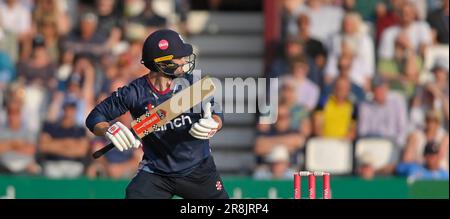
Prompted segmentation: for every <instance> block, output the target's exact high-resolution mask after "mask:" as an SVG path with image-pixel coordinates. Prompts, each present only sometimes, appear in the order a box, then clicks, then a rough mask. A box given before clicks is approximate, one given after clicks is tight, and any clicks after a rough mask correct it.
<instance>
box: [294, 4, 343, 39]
mask: <svg viewBox="0 0 450 219" xmlns="http://www.w3.org/2000/svg"><path fill="white" fill-rule="evenodd" d="M301 14H306V15H308V17H309V19H310V22H311V23H310V28H311V29H310V32H311V33H310V34H311V37H312V38H315V39H317V40H320V41H321V42H322V43H323V44H326V43H327V41H328V40H329V39H330V37H331V35H332V34H334V33H337V32H339V31H340V30H341V22H342V19H343V18H344V11H343V10H342V9H341V8H339V7H336V6H325V5H324V6H321V7H320V8H319V9H318V10H313V9H311V8H310V7H309V6H307V5H302V6H300V7H299V8H298V9H297V10H296V11H295V12H294V15H295V16H299V15H301ZM296 22H297V21H296V20H293V21H292V23H291V24H290V27H289V32H290V33H291V34H294V35H296V34H295V33H297V32H298V28H297V23H296Z"/></svg>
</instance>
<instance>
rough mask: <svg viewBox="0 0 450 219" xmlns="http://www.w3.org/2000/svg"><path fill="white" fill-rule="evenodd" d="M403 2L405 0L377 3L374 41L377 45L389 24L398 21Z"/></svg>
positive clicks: (396, 23) (394, 23) (391, 24)
mask: <svg viewBox="0 0 450 219" xmlns="http://www.w3.org/2000/svg"><path fill="white" fill-rule="evenodd" d="M404 2H405V0H389V3H390V4H389V5H386V4H385V3H383V2H379V3H378V4H377V6H376V9H375V14H376V22H375V26H376V27H375V29H376V34H375V42H376V44H377V45H378V44H379V42H380V40H381V36H382V35H383V33H384V31H385V30H386V29H387V28H389V27H391V26H394V25H398V23H399V22H400V16H399V14H400V7H401V5H403V4H404ZM389 6H390V7H389Z"/></svg>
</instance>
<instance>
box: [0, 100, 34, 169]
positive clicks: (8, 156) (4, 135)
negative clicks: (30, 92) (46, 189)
mask: <svg viewBox="0 0 450 219" xmlns="http://www.w3.org/2000/svg"><path fill="white" fill-rule="evenodd" d="M22 102H23V100H21V99H19V98H16V97H12V98H10V99H9V101H8V103H7V106H6V109H7V110H6V111H7V122H6V124H2V125H1V126H0V173H7V174H22V173H28V174H38V173H39V172H40V167H39V165H38V164H37V163H36V161H35V153H36V145H35V142H36V133H33V132H32V131H30V130H28V129H27V128H26V127H24V126H23V123H22V122H23V120H22V118H23V117H22V115H23V113H22V105H23V103H22Z"/></svg>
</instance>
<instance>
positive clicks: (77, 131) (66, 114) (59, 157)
mask: <svg viewBox="0 0 450 219" xmlns="http://www.w3.org/2000/svg"><path fill="white" fill-rule="evenodd" d="M76 108H77V104H76V102H74V101H72V100H67V101H65V102H64V105H63V115H62V117H61V118H60V120H58V122H55V123H49V122H46V123H44V126H43V129H42V132H41V135H40V137H39V161H40V163H41V164H42V167H43V173H44V175H45V176H47V177H50V178H75V177H80V176H82V175H83V173H84V170H85V164H86V156H87V153H88V151H89V142H88V139H87V137H86V130H85V128H84V127H83V126H80V125H77V124H76Z"/></svg>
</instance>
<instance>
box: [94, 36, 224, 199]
mask: <svg viewBox="0 0 450 219" xmlns="http://www.w3.org/2000/svg"><path fill="white" fill-rule="evenodd" d="M195 58H196V57H195V54H194V53H193V48H192V45H190V44H186V43H185V42H184V41H183V39H182V38H181V36H180V35H179V34H178V33H177V32H175V31H172V30H167V29H164V30H159V31H156V32H154V33H152V34H151V35H150V36H149V37H148V38H147V39H146V41H145V42H144V46H143V51H142V61H141V62H142V64H144V65H145V66H146V67H147V68H148V69H149V70H150V73H148V74H147V75H145V76H143V77H141V78H138V79H136V80H134V81H132V82H131V83H130V84H129V85H127V86H125V87H122V88H119V89H118V90H117V91H116V92H114V93H113V94H112V95H111V96H110V97H108V98H106V99H105V100H104V101H103V102H101V103H100V104H99V105H97V106H96V107H95V108H94V109H93V110H92V112H90V114H89V116H88V117H87V119H86V126H87V127H88V128H89V130H90V131H91V132H93V133H94V134H95V135H97V136H104V137H106V138H107V139H109V140H110V141H111V142H112V143H113V144H114V146H115V147H116V148H117V149H118V150H120V151H125V150H130V149H136V148H139V147H141V146H142V149H143V151H144V156H143V159H142V161H141V162H140V164H139V168H138V172H137V174H136V176H135V177H134V178H133V179H132V180H131V182H130V183H129V185H128V186H127V188H126V198H127V199H169V198H172V197H173V196H174V195H177V196H179V197H182V198H185V199H228V194H227V192H226V191H225V188H224V187H223V183H222V179H221V177H220V175H219V173H218V172H217V170H216V166H215V163H214V159H213V157H212V155H211V150H210V145H209V139H211V138H212V137H213V136H214V134H215V133H216V132H217V131H218V130H220V129H221V128H222V121H223V114H222V113H221V112H218V111H219V110H218V109H217V106H215V104H214V101H211V102H208V103H206V104H205V105H206V106H205V107H204V108H203V110H202V113H201V114H200V113H191V112H192V110H191V111H188V112H186V113H183V114H181V115H180V116H179V117H178V118H176V119H174V120H172V121H171V122H169V123H167V124H166V125H165V126H164V127H160V128H158V129H157V130H156V131H155V132H153V133H151V134H150V135H148V136H146V137H144V138H143V139H142V142H141V140H139V139H137V138H136V137H135V136H134V135H133V134H132V132H131V131H130V130H129V129H128V128H127V127H126V126H125V125H124V124H122V123H120V122H115V123H114V124H112V125H110V122H111V121H113V120H114V119H116V118H117V117H119V116H121V115H122V114H124V113H126V112H127V111H130V113H131V115H132V116H133V118H138V117H139V116H141V115H142V114H145V113H146V112H147V111H150V110H151V108H153V107H156V106H158V105H159V104H161V103H163V102H164V101H166V100H168V99H169V98H171V96H172V95H173V94H175V93H176V92H178V91H179V90H177V89H176V88H174V87H176V86H171V85H172V82H173V80H174V79H175V78H185V79H187V80H188V81H189V82H190V83H191V84H192V83H193V75H192V71H193V70H194V68H195Z"/></svg>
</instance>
